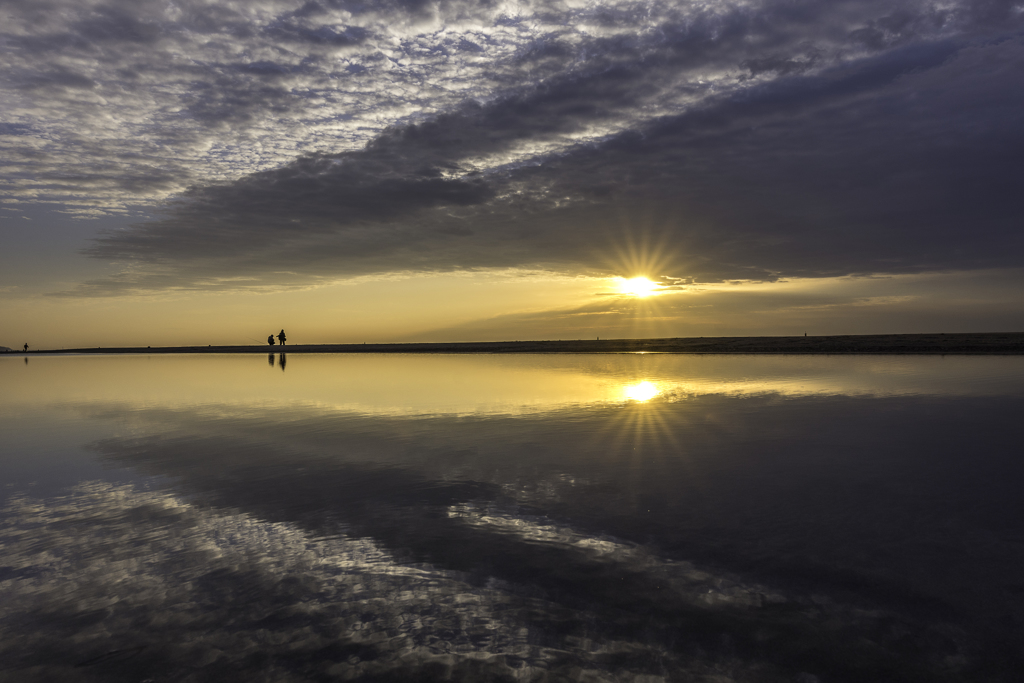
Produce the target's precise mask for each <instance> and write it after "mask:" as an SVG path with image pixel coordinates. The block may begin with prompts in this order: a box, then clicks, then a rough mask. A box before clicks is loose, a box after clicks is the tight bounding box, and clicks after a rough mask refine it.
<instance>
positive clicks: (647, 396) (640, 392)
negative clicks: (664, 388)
mask: <svg viewBox="0 0 1024 683" xmlns="http://www.w3.org/2000/svg"><path fill="white" fill-rule="evenodd" d="M622 393H623V395H624V396H625V397H626V398H627V399H628V400H630V401H637V402H638V403H645V402H647V401H650V400H651V399H652V398H654V397H655V396H657V395H658V394H660V393H661V389H659V388H658V387H657V386H656V385H655V384H653V383H651V382H648V381H647V380H644V381H643V382H640V383H639V384H629V385H627V386H625V387H623V388H622Z"/></svg>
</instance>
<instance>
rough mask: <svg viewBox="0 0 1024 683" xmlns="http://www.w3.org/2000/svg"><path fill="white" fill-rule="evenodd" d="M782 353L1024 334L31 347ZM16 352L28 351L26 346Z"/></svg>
mask: <svg viewBox="0 0 1024 683" xmlns="http://www.w3.org/2000/svg"><path fill="white" fill-rule="evenodd" d="M282 351H283V352H285V353H639V352H649V353H782V354H970V355H1024V332H1010V333H1001V332H994V333H971V334H860V335H834V336H816V337H804V336H800V337H672V338H665V339H565V340H548V341H497V342H436V343H435V342H417V343H407V344H362V343H360V344H295V345H287V346H284V347H281V346H269V345H267V346H257V345H247V346H156V347H152V348H151V347H148V346H147V347H109V348H108V347H97V348H83V349H43V350H38V351H33V350H29V351H28V355H37V354H55V353H56V354H60V353H76V354H77V353H102V354H107V353H114V354H118V353H144V354H155V353H281V352H282ZM11 353H17V354H20V355H25V354H24V353H23V352H22V351H20V350H14V351H12V352H11Z"/></svg>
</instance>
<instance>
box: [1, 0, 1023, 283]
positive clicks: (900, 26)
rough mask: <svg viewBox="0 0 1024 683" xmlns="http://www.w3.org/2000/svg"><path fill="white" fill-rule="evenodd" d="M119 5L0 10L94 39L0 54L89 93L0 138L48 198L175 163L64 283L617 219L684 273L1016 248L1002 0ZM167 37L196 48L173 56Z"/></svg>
mask: <svg viewBox="0 0 1024 683" xmlns="http://www.w3.org/2000/svg"><path fill="white" fill-rule="evenodd" d="M133 7H134V6H129V5H125V4H119V3H110V4H96V5H91V6H89V8H88V11H86V10H82V11H81V12H79V13H78V14H75V15H74V16H73V20H72V21H65V22H63V23H61V22H60V21H56V20H54V19H49V20H44V17H42V16H41V15H37V14H33V12H35V10H32V9H30V8H24V9H23V10H21V11H22V12H23V13H24V16H25V17H29V16H38V18H39V21H40V22H41V23H40V24H39V26H38V28H37V29H36V30H34V31H22V32H21V33H19V34H18V35H13V34H12V36H11V40H14V41H15V42H16V43H17V44H18V45H19V46H20V47H21V48H22V49H24V50H27V51H28V52H34V53H36V54H44V53H46V54H50V53H48V52H46V49H49V48H45V49H44V47H43V44H44V43H48V44H49V45H51V46H52V45H55V44H59V45H63V46H65V47H64V48H63V49H64V50H65V51H66V53H67V54H79V55H82V56H84V55H89V56H90V57H91V58H92V59H93V62H92V63H93V64H97V63H98V64H102V65H104V66H102V67H91V68H85V67H83V66H82V65H83V64H85V63H86V62H84V61H82V60H79V61H78V62H77V63H75V64H72V63H71V62H68V63H64V62H59V63H58V61H54V60H53V59H51V58H49V57H48V58H47V59H50V60H51V61H52V62H53V63H48V64H47V65H46V66H45V68H39V69H30V68H29V67H28V66H26V64H27V63H26V62H18V63H17V64H15V66H16V67H17V68H15V69H13V70H12V71H11V72H10V73H9V75H8V78H9V79H11V81H12V82H17V83H21V84H23V85H24V84H31V85H32V88H33V91H32V92H33V93H36V95H35V97H37V98H39V99H40V100H41V101H44V102H49V105H48V106H50V107H52V108H54V110H56V107H58V103H68V102H73V103H74V109H75V111H78V112H88V116H86V117H85V118H84V119H82V120H83V121H84V122H83V123H82V124H81V126H80V129H79V130H78V131H75V132H71V131H69V132H68V133H66V134H65V135H64V136H63V137H61V136H54V135H49V136H47V134H46V131H47V130H52V125H48V124H47V125H39V124H38V123H37V122H34V121H33V122H32V125H33V130H38V131H39V132H38V134H37V136H38V139H39V140H41V142H39V143H38V144H37V145H36V147H35V148H34V149H30V148H29V147H28V146H27V145H26V144H25V143H24V142H21V143H19V142H11V143H9V144H10V145H11V146H12V148H13V149H15V150H16V154H15V155H13V158H15V159H16V160H17V163H18V164H20V166H19V168H22V169H23V171H21V172H20V173H21V175H20V176H17V177H16V180H17V182H16V183H15V185H13V187H15V188H16V189H15V192H20V193H22V194H23V195H27V194H28V193H32V196H35V197H46V198H48V199H47V200H48V201H60V196H61V194H62V193H65V194H74V190H73V189H72V187H73V182H72V179H73V178H77V179H78V182H79V183H80V184H79V185H78V186H77V188H79V189H81V190H82V192H78V193H77V198H72V199H69V200H68V201H69V203H70V204H74V202H82V203H83V204H84V203H85V201H86V200H85V199H83V198H82V197H81V195H82V194H83V192H86V191H88V190H86V188H90V187H92V188H97V187H102V188H105V189H103V190H102V192H100V193H99V194H96V195H94V196H93V198H92V201H93V202H94V204H96V205H97V206H98V205H100V204H102V203H103V202H104V201H106V202H108V203H110V204H111V205H117V203H118V202H124V201H125V197H126V196H127V195H128V193H130V192H131V188H133V187H137V188H145V189H143V190H142V194H143V196H145V197H148V198H151V201H152V200H157V199H160V198H166V197H168V196H172V195H174V194H175V193H176V192H179V193H180V194H178V196H177V197H175V198H174V200H173V201H172V202H171V203H168V204H166V205H165V206H164V207H163V211H162V214H161V216H160V217H159V218H158V219H156V220H153V221H149V222H146V223H142V224H139V225H136V226H135V227H133V228H132V229H130V230H126V231H119V232H115V233H109V234H106V235H102V236H101V237H100V238H99V239H98V240H97V241H96V242H95V243H94V244H93V245H92V246H91V247H90V248H89V249H88V253H90V254H92V255H94V256H98V257H101V258H104V259H116V260H123V261H125V262H126V263H128V264H129V265H130V268H129V271H127V272H129V273H130V275H123V276H118V277H117V278H113V279H110V280H108V281H106V284H103V283H102V282H100V283H93V285H90V286H88V287H86V288H84V289H83V290H82V291H83V292H85V291H89V292H93V293H95V292H96V291H99V290H103V291H109V292H116V291H123V290H124V289H125V288H126V287H128V288H143V289H145V288H148V287H150V286H156V285H155V283H157V282H161V283H165V284H164V285H160V286H166V283H175V286H181V287H189V288H191V287H196V286H201V283H204V282H209V281H211V278H216V277H220V278H231V277H268V276H267V275H266V273H268V272H281V271H287V272H289V273H291V275H289V277H291V278H293V279H294V280H295V281H296V282H299V281H301V280H303V278H306V279H307V280H308V281H314V280H317V279H319V278H329V279H330V278H339V277H347V276H352V275H360V274H367V273H375V272H391V271H408V270H452V269H465V268H490V267H510V266H511V267H519V266H522V267H531V268H533V267H542V268H555V269H559V270H569V271H574V272H603V273H608V272H616V273H618V272H624V271H625V270H628V269H630V268H631V267H632V266H629V265H628V264H623V263H622V262H621V259H619V262H618V263H617V262H616V247H615V245H616V244H620V243H622V242H624V241H630V240H634V241H636V240H639V239H640V238H641V237H643V236H644V235H643V234H641V233H644V234H646V235H647V237H650V238H651V239H656V240H657V241H659V242H660V243H662V244H663V246H664V249H663V250H662V253H659V254H648V255H647V261H648V264H647V265H649V266H650V265H652V262H656V263H657V264H658V266H659V267H660V268H661V269H662V270H661V272H658V273H656V274H658V275H668V276H672V277H679V278H690V279H695V280H697V281H718V280H723V279H732V278H753V279H769V280H771V279H777V278H779V277H789V276H831V275H841V274H847V273H870V272H915V271H921V270H935V269H951V268H952V269H963V268H979V267H984V268H988V267H1005V266H1017V265H1020V264H1019V262H1018V259H1017V258H1016V257H1015V256H1014V255H1015V254H1016V253H1020V252H1019V246H1020V244H1019V238H1018V237H1016V231H1015V230H1014V229H1013V221H1014V217H1015V216H1018V215H1019V213H1020V210H1021V208H1022V207H1021V206H1020V203H1019V200H1017V199H1016V195H1017V194H1019V193H1016V192H1014V190H1013V180H1012V179H1013V174H1014V169H1016V167H1017V166H1018V165H1019V162H1020V159H1021V158H1022V157H1024V140H1022V133H1021V132H1020V127H1019V125H1017V122H1016V121H1017V118H1018V116H1017V112H1019V111H1020V108H1021V105H1022V104H1024V102H1022V101H1021V100H1022V99H1024V95H1021V90H1020V88H1019V87H1016V83H1017V80H1019V79H1018V77H1017V73H1019V69H1020V67H1021V66H1022V64H1024V45H1022V42H1021V41H1022V38H1021V32H1020V29H1021V17H1022V16H1024V14H1022V13H1021V12H1019V11H1018V9H1017V5H1016V4H1014V3H1010V2H989V3H970V2H963V3H952V4H946V5H943V6H938V5H933V4H930V3H926V2H897V3H886V4H884V5H882V4H879V3H872V2H847V3H838V4H837V3H825V2H816V1H810V0H805V1H800V2H772V1H768V2H763V3H759V4H754V5H750V4H742V5H733V4H729V3H722V4H719V5H714V6H707V7H703V6H681V5H677V4H675V3H657V2H652V3H639V4H638V3H630V2H607V3H602V5H601V6H595V7H590V8H586V9H572V8H568V7H564V6H562V5H560V4H558V3H547V4H546V3H540V4H536V5H532V6H526V5H522V6H519V5H517V7H518V8H519V9H518V10H517V11H518V12H519V14H515V13H512V12H511V11H510V10H509V6H505V5H501V6H499V5H497V4H490V3H472V2H389V3H377V4H374V5H373V6H369V5H362V4H356V3H351V2H343V1H340V0H339V1H331V2H329V1H326V0H324V1H322V2H307V3H305V4H302V3H286V2H267V3H265V4H260V5H258V6H256V5H254V6H253V7H251V8H248V9H245V8H225V7H221V6H207V5H205V4H202V3H181V4H176V5H174V6H173V8H172V10H173V11H172V10H168V9H166V8H163V7H162V6H160V7H158V6H157V5H150V4H143V5H140V6H138V7H135V8H134V9H133ZM153 26H159V27H160V30H159V31H158V33H151V31H152V27H153ZM442 28H444V29H446V30H444V31H441V30H440V29H442ZM147 31H149V32H150V33H147ZM196 36H202V39H201V41H200V40H199V39H197V38H195V37H196ZM18 41H20V42H18ZM32 41H35V42H32ZM139 41H142V42H143V43H144V42H146V41H149V42H150V43H153V44H159V45H160V46H161V47H160V48H159V50H160V51H161V52H160V54H163V55H167V56H168V59H167V60H166V63H163V62H160V61H157V60H154V59H153V58H152V56H149V55H146V54H144V50H142V49H141V47H139V46H140V45H141V43H140V42H139ZM183 41H191V42H188V43H187V45H189V46H191V48H192V49H195V50H198V51H199V53H198V54H199V56H200V58H191V59H188V60H186V61H182V60H178V59H177V57H176V56H175V57H172V55H178V54H179V53H180V52H181V50H182V48H183V47H184V46H185V45H186V42H183ZM97 60H98V61H97ZM108 67H109V68H108ZM115 74H121V75H115ZM123 74H131V81H132V83H133V85H132V86H131V93H132V94H126V93H127V92H128V91H127V90H123V91H117V89H118V88H122V89H123V88H125V86H124V84H125V82H126V80H125V79H126V78H127V77H126V76H124V75H123ZM172 85H173V87H170V86H172ZM72 91H74V92H72ZM115 91H117V92H120V94H116V92H115ZM170 91H173V92H170ZM136 92H146V93H151V95H149V96H150V97H151V99H152V100H153V101H157V100H160V101H161V102H162V104H160V106H159V107H158V108H156V109H154V110H153V112H152V113H151V114H146V115H145V116H142V117H141V118H138V119H137V120H136V121H133V122H129V121H128V120H127V119H126V120H125V121H124V122H123V124H119V125H121V130H128V129H132V130H137V131H138V132H139V134H138V135H137V136H134V137H133V136H130V135H129V136H124V135H122V137H121V138H119V139H118V140H117V141H116V143H115V140H114V139H113V138H111V137H110V136H109V135H107V134H106V133H104V134H94V133H95V131H97V130H99V129H100V127H101V125H106V124H102V122H103V121H108V120H110V114H111V109H110V107H111V106H112V105H111V104H110V103H111V102H115V103H117V104H116V105H115V106H116V107H123V109H117V110H116V111H123V112H125V113H124V116H126V117H129V113H130V112H134V111H135V110H134V109H132V107H134V106H136V104H135V103H136V102H137V101H139V99H138V97H137V96H136V95H135V94H134V93H136ZM75 93H79V94H75ZM75 98H77V99H75ZM89 98H93V99H89ZM98 98H103V99H104V101H106V102H107V104H106V105H101V104H99V103H98ZM94 100H95V102H94ZM61 106H63V105H61ZM104 117H105V118H104ZM147 117H148V118H147ZM129 118H130V117H129ZM29 121H30V119H29V117H27V116H26V117H22V118H16V119H12V120H11V121H10V123H9V125H14V126H27V125H30V123H29ZM44 123H45V122H44ZM18 130H22V129H18ZM75 133H77V135H76V134H75ZM104 136H106V137H104ZM24 137H26V136H24V135H19V136H17V137H16V139H18V140H20V139H22V138H24ZM12 139H15V138H14V136H12ZM71 141H73V143H74V150H75V155H74V157H73V158H70V161H71V163H68V161H69V155H68V153H67V151H66V149H67V147H66V145H67V144H70V142H71ZM62 145H64V147H62ZM40 149H45V150H46V151H47V153H48V158H49V159H51V161H50V162H49V166H47V165H45V164H42V163H41V162H40V161H39V160H38V159H39V158H40V154H39V153H40ZM62 149H64V150H65V151H64V152H62V151H61V150H62ZM86 150H88V151H89V156H88V158H86V157H85V156H84V154H83V152H84V151H86ZM175 155H177V156H175ZM143 159H145V160H146V162H145V163H146V164H148V165H149V166H150V167H149V168H146V167H143V162H142V160H143ZM172 159H173V161H172ZM154 160H165V161H160V162H156V161H154ZM62 161H63V163H61V162H62ZM157 166H159V167H157ZM254 171H255V172H254ZM118 172H119V173H121V174H123V175H124V176H125V177H126V178H131V179H132V180H131V181H129V182H125V183H111V182H110V180H109V178H110V176H111V175H114V174H116V173H118ZM150 179H152V180H150ZM189 185H190V186H191V187H190V189H188V190H187V191H185V188H186V187H187V186H189ZM90 206H91V205H90ZM88 210H90V211H91V210H93V209H92V208H89V209H88ZM97 210H101V209H99V208H98V209H97ZM634 265H635V264H634ZM648 274H654V273H648ZM147 283H148V284H147ZM97 288H98V289H97Z"/></svg>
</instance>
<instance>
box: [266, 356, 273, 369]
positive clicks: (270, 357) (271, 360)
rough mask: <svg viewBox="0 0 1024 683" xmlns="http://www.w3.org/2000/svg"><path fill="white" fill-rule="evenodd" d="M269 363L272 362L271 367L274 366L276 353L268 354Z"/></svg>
mask: <svg viewBox="0 0 1024 683" xmlns="http://www.w3.org/2000/svg"><path fill="white" fill-rule="evenodd" d="M267 363H269V364H270V367H274V354H272V353H268V354H267Z"/></svg>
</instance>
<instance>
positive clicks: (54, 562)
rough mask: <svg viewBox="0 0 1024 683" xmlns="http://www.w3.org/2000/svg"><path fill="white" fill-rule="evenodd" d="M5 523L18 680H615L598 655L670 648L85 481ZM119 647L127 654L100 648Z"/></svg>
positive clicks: (261, 527) (12, 662)
mask: <svg viewBox="0 0 1024 683" xmlns="http://www.w3.org/2000/svg"><path fill="white" fill-rule="evenodd" d="M5 519H6V520H7V521H6V522H5V523H4V524H3V525H0V547H2V548H3V551H4V562H5V565H6V566H5V567H4V568H3V572H4V574H3V577H2V579H0V581H2V583H0V595H2V597H3V600H2V602H0V605H2V606H0V616H2V617H3V622H4V623H6V624H8V625H9V626H8V627H6V628H0V634H2V636H3V637H2V638H0V653H2V654H3V656H2V657H0V661H2V662H3V664H2V665H0V673H5V674H9V675H10V674H18V673H19V672H20V673H21V674H24V675H29V674H28V672H29V671H31V672H32V673H31V676H33V677H35V678H60V679H61V680H92V679H91V678H89V676H91V675H114V674H121V675H124V674H125V673H129V674H131V673H134V674H135V675H137V676H143V675H150V676H152V675H154V674H158V675H159V676H160V677H161V678H168V679H177V678H178V677H181V676H185V675H193V676H194V675H197V673H198V672H203V673H204V674H209V675H215V672H218V671H220V672H223V671H231V672H232V673H233V674H234V675H235V676H241V675H242V672H249V674H251V675H257V673H258V675H259V676H260V677H265V678H273V679H274V680H300V679H297V678H295V679H293V678H291V677H290V674H289V671H290V670H292V668H293V666H294V662H296V661H299V662H302V665H303V666H304V667H306V668H308V669H310V670H315V671H320V672H323V673H325V674H329V675H332V676H340V675H344V676H346V677H347V678H358V677H360V676H368V677H373V676H383V677H388V678H390V679H391V680H397V679H399V678H404V677H410V678H415V677H416V676H417V673H418V672H424V671H436V670H442V671H444V670H447V671H449V672H451V673H452V675H454V676H470V677H472V678H474V679H476V680H482V679H488V680H491V679H494V678H495V677H498V676H514V675H523V674H526V675H529V676H532V675H537V674H539V673H540V672H544V673H546V674H552V673H553V674H555V675H558V672H560V671H561V670H563V669H567V668H568V667H570V666H572V665H573V664H575V663H582V664H583V666H584V667H585V668H589V669H591V670H592V675H594V676H596V677H597V678H596V679H595V680H617V676H619V675H622V674H628V672H629V669H630V667H629V666H628V665H627V666H624V667H621V669H620V670H618V671H606V672H602V671H600V670H599V669H597V668H596V667H599V666H600V664H599V662H600V661H601V660H602V659H603V658H609V659H610V658H614V657H615V656H616V655H617V654H618V653H625V652H646V653H647V656H653V657H658V658H661V657H664V656H665V653H663V652H657V651H656V650H652V649H650V648H648V647H647V646H645V645H643V644H641V643H623V642H612V641H607V642H602V641H599V640H598V641H595V642H592V643H591V644H590V645H584V644H583V642H582V641H577V642H579V644H578V645H573V644H572V643H573V642H574V641H573V639H571V638H570V639H566V640H565V641H564V642H563V643H561V644H556V643H555V642H553V641H551V640H550V639H548V638H545V639H543V640H546V641H547V642H548V645H547V646H545V647H541V646H539V645H538V644H537V642H538V641H539V640H541V638H538V637H537V635H536V634H535V629H536V626H537V624H538V623H540V622H537V621H535V620H527V619H525V617H526V616H527V614H526V612H527V611H528V612H530V613H532V614H533V615H534V616H535V617H536V616H539V615H540V612H539V611H538V608H541V609H542V608H543V607H542V605H541V603H540V601H533V604H532V605H529V604H526V603H524V602H523V601H522V600H520V599H517V598H515V597H514V596H512V595H510V594H508V593H505V592H502V591H500V590H496V589H492V588H484V587H480V586H473V585H471V584H469V583H467V582H466V581H465V580H464V577H460V576H459V575H458V574H457V573H452V572H441V571H438V570H435V569H432V568H430V567H418V566H407V565H402V564H399V563H397V562H396V560H395V558H394V557H393V556H392V555H390V554H389V553H388V552H386V551H383V550H382V549H380V548H379V547H378V546H377V545H376V544H375V543H373V542H372V541H369V540H362V539H355V538H349V537H346V536H344V535H341V536H336V537H333V538H329V539H315V538H311V537H309V536H308V535H306V534H304V533H303V532H301V531H300V530H298V529H296V528H295V527H294V526H292V525H291V524H287V523H269V522H261V521H259V520H256V519H254V518H252V517H250V516H248V515H245V514H225V513H217V512H211V511H209V510H203V509H201V508H198V507H194V506H192V505H189V504H187V503H185V502H183V501H181V500H180V499H177V498H174V497H172V496H169V495H165V494H157V493H145V492H136V491H133V490H131V489H130V488H118V487H112V486H108V485H100V484H93V485H84V486H80V487H79V488H78V489H77V490H76V491H75V492H73V493H72V494H71V495H69V496H66V497H63V498H58V499H51V500H47V501H36V500H30V499H25V498H21V499H18V500H16V501H15V502H14V503H13V505H12V507H11V508H9V509H8V510H6V511H5ZM72 635H73V638H71V637H70V636H72ZM563 648H564V649H563ZM112 651H114V652H115V653H122V652H128V653H130V655H131V656H130V657H128V656H127V655H126V656H125V657H116V656H110V657H104V653H108V652H112ZM49 652H59V653H60V655H59V656H58V657H53V656H51V655H49V654H48V653H49ZM255 653H259V655H258V656H254V655H255ZM83 663H85V664H88V666H84V665H83ZM76 665H78V666H76ZM469 672H472V673H469ZM303 680H305V679H303Z"/></svg>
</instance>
